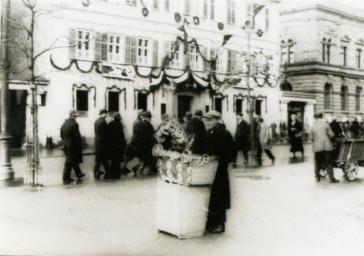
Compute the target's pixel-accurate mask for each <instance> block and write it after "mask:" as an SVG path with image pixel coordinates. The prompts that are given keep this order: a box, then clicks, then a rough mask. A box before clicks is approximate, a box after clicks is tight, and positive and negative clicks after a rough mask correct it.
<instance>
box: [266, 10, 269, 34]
mask: <svg viewBox="0 0 364 256" xmlns="http://www.w3.org/2000/svg"><path fill="white" fill-rule="evenodd" d="M265 30H266V31H267V30H269V9H268V8H265Z"/></svg>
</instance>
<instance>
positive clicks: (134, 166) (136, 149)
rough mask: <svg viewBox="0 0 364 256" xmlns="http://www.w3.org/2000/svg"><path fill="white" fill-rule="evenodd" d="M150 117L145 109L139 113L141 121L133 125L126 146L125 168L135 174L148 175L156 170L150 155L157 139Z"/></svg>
mask: <svg viewBox="0 0 364 256" xmlns="http://www.w3.org/2000/svg"><path fill="white" fill-rule="evenodd" d="M151 118H152V114H151V113H150V111H145V112H144V113H142V114H141V115H140V119H141V122H140V123H138V124H137V126H136V127H135V134H134V135H133V138H132V141H131V142H130V144H129V146H128V148H127V153H126V154H127V159H128V163H127V168H128V169H129V170H132V171H134V175H135V176H136V174H137V173H138V172H141V173H143V174H149V175H153V174H155V173H156V172H157V171H156V166H155V159H154V157H153V155H152V149H153V146H154V145H155V144H156V143H157V140H156V138H155V137H154V128H153V126H152V124H151Z"/></svg>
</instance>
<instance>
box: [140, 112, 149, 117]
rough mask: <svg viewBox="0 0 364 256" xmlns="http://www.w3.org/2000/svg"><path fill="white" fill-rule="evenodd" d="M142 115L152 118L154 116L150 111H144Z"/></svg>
mask: <svg viewBox="0 0 364 256" xmlns="http://www.w3.org/2000/svg"><path fill="white" fill-rule="evenodd" d="M140 117H146V118H151V117H152V113H150V111H144V112H143V113H142V114H141V115H140Z"/></svg>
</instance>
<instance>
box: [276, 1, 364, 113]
mask: <svg viewBox="0 0 364 256" xmlns="http://www.w3.org/2000/svg"><path fill="white" fill-rule="evenodd" d="M363 17H364V11H362V10H360V9H354V8H352V7H348V6H344V5H342V4H339V3H336V2H333V1H330V2H327V3H322V4H312V5H309V4H305V3H304V2H303V3H301V4H300V5H299V6H298V5H297V2H296V5H295V6H288V5H285V6H284V8H283V10H282V11H281V12H280V22H281V33H280V37H281V38H280V40H281V65H282V66H281V70H282V71H283V70H285V71H286V72H285V74H286V76H287V81H286V83H284V84H282V87H284V88H282V89H283V97H284V95H285V94H286V95H289V94H293V95H294V94H296V97H297V98H296V99H295V100H293V99H292V101H289V102H288V110H290V111H292V110H299V111H301V112H302V113H304V118H306V117H311V116H312V113H311V112H312V110H311V104H312V103H314V101H313V99H310V95H311V96H313V98H314V99H315V100H316V103H314V112H323V113H324V114H326V115H329V116H331V115H335V116H338V117H339V118H340V117H341V118H344V117H345V118H353V117H360V118H361V117H362V116H363V107H364V106H363V100H362V99H363V93H362V92H363V86H364V62H363V56H362V53H363V49H364V18H363ZM297 99H300V101H299V102H298V101H297ZM307 108H309V109H307ZM302 109H303V110H302ZM307 115H309V116H307Z"/></svg>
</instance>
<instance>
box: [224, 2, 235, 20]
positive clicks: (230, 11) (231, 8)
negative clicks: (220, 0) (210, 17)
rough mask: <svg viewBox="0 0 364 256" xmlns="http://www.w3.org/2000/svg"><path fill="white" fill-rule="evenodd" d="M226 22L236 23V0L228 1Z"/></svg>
mask: <svg viewBox="0 0 364 256" xmlns="http://www.w3.org/2000/svg"><path fill="white" fill-rule="evenodd" d="M226 11H227V13H226V23H227V24H230V25H235V0H227V1H226Z"/></svg>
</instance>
